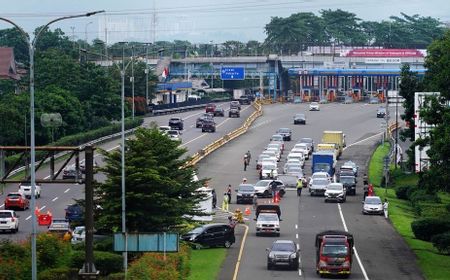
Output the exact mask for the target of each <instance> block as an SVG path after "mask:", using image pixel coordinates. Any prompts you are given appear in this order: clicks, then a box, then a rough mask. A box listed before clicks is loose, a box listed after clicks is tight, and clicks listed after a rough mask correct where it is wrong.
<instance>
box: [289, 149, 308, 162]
mask: <svg viewBox="0 0 450 280" xmlns="http://www.w3.org/2000/svg"><path fill="white" fill-rule="evenodd" d="M290 154H302V155H303V159H304V160H306V157H307V156H308V157H309V155H308V150H305V149H302V148H292V150H291V152H290Z"/></svg>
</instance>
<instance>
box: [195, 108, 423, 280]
mask: <svg viewBox="0 0 450 280" xmlns="http://www.w3.org/2000/svg"><path fill="white" fill-rule="evenodd" d="M307 106H308V105H307V104H274V105H268V106H264V108H263V111H264V114H263V116H262V117H260V118H259V119H258V120H256V122H255V123H254V125H253V126H252V127H251V129H250V130H249V132H248V133H246V134H245V135H243V136H241V137H240V138H239V139H237V140H235V141H232V142H230V143H228V144H226V145H225V146H223V147H222V148H220V149H219V150H217V151H216V152H214V153H213V154H212V155H210V156H209V157H208V158H206V159H204V160H203V161H201V162H200V163H199V175H200V177H209V178H211V185H212V186H213V187H215V188H216V190H217V193H218V194H219V202H221V199H222V195H220V194H222V193H223V192H224V191H225V188H226V186H227V185H228V184H231V185H232V186H233V188H234V187H235V186H237V185H238V184H239V183H240V182H241V181H242V178H243V177H246V178H247V179H248V181H249V182H250V183H256V182H257V181H258V175H257V172H256V170H255V169H254V168H255V165H254V161H253V160H252V161H253V162H252V165H251V166H250V167H251V168H249V169H247V171H243V164H242V157H243V154H244V153H245V152H246V151H247V150H250V151H251V152H252V156H253V158H256V157H257V156H258V154H259V153H260V152H261V151H262V150H263V149H264V148H265V146H266V145H267V143H268V142H269V138H270V137H271V135H272V134H274V132H275V131H276V130H277V129H278V128H280V127H290V128H292V129H293V141H291V142H287V143H286V146H287V147H286V150H285V153H284V155H283V158H282V160H281V162H280V164H279V167H281V166H283V164H284V163H283V160H284V159H285V157H286V155H287V153H288V151H289V150H290V149H291V148H292V146H293V145H294V144H295V143H296V140H298V139H299V138H302V137H311V138H313V139H314V140H315V143H316V144H317V143H320V139H321V135H322V131H323V130H342V131H344V133H345V134H346V135H347V137H346V138H347V145H348V147H347V148H346V150H345V151H344V154H343V156H342V158H341V159H340V160H339V162H340V163H342V162H343V161H345V160H353V161H355V162H356V163H357V164H358V165H359V166H360V172H359V173H360V175H359V176H360V177H359V181H358V184H359V185H358V189H357V195H356V196H354V197H353V196H349V197H348V199H347V202H346V203H343V204H337V203H325V202H324V200H323V197H310V196H309V195H308V191H307V189H306V190H304V191H303V195H302V197H301V198H300V199H299V198H298V197H297V196H296V193H295V191H290V192H288V193H287V195H286V196H285V197H284V198H283V199H282V201H281V208H282V219H283V221H282V222H281V236H280V237H269V236H268V237H256V236H255V222H254V221H253V217H254V213H252V215H251V216H250V217H249V220H248V221H247V224H248V226H249V231H248V236H247V239H246V242H245V246H244V250H243V254H242V259H241V262H240V266H239V271H238V274H237V279H242V280H245V279H299V278H303V279H316V278H319V276H318V275H316V273H315V248H314V240H315V235H316V234H317V233H318V232H321V231H323V230H328V229H338V230H348V231H349V232H351V233H353V234H354V237H355V249H356V250H355V255H354V262H353V269H352V275H351V279H423V277H422V275H421V273H420V271H419V270H418V268H417V265H416V263H415V262H416V260H415V257H414V255H413V253H412V252H411V251H410V250H409V249H408V247H407V245H406V244H405V242H404V241H403V240H402V239H401V237H400V236H399V235H398V234H397V233H396V232H395V230H394V229H393V228H392V226H391V224H390V223H389V221H388V220H386V219H385V218H384V217H382V216H365V215H362V213H361V207H362V205H361V201H362V179H361V177H362V174H363V173H364V172H365V168H366V164H367V162H368V160H369V157H370V154H371V151H372V150H373V148H374V147H375V145H376V143H377V142H379V141H380V139H381V136H380V134H379V132H380V123H381V121H382V119H377V118H376V110H377V107H378V106H377V105H367V104H359V103H357V104H326V105H323V106H321V111H320V112H308V111H307ZM301 112H306V116H307V124H306V125H305V126H303V125H296V126H294V125H293V119H292V117H293V115H294V114H295V113H301ZM339 165H340V164H338V165H337V166H339ZM305 174H306V175H310V174H311V166H310V160H308V161H307V163H306V166H305ZM232 202H233V204H232V205H231V209H230V210H232V211H233V210H234V209H235V208H237V207H239V208H241V209H242V210H243V209H244V208H245V207H246V206H244V205H239V206H237V205H236V204H234V202H235V194H233V196H232ZM218 205H220V203H219V204H218ZM277 239H290V240H294V241H295V242H297V243H298V244H299V247H300V252H301V265H300V269H299V270H298V271H292V270H286V269H281V268H280V269H274V270H271V271H268V270H267V268H266V255H267V253H266V251H265V249H266V248H268V247H270V246H271V244H272V242H273V241H274V240H277ZM239 245H240V244H235V245H234V246H233V247H232V248H231V249H230V250H239ZM227 263H228V262H227ZM223 269H224V270H226V271H228V274H229V271H230V270H232V271H234V269H235V267H234V266H233V267H230V266H227V267H224V268H223ZM223 273H225V271H223Z"/></svg>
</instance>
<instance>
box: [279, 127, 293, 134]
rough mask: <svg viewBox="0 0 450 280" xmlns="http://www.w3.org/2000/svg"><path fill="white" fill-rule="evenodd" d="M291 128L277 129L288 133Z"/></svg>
mask: <svg viewBox="0 0 450 280" xmlns="http://www.w3.org/2000/svg"><path fill="white" fill-rule="evenodd" d="M289 132H291V130H290V129H289V128H280V129H278V133H289Z"/></svg>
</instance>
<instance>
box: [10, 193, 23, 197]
mask: <svg viewBox="0 0 450 280" xmlns="http://www.w3.org/2000/svg"><path fill="white" fill-rule="evenodd" d="M20 196H21V195H20V194H18V193H10V194H8V198H19V197H20Z"/></svg>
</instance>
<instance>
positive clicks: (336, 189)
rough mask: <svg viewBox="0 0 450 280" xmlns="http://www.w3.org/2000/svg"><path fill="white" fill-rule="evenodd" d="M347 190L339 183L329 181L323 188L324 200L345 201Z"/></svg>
mask: <svg viewBox="0 0 450 280" xmlns="http://www.w3.org/2000/svg"><path fill="white" fill-rule="evenodd" d="M346 193H347V191H346V189H345V188H344V185H342V184H341V183H331V184H329V185H328V186H327V189H326V190H325V202H328V201H337V202H345V201H346V200H347V195H346Z"/></svg>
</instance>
